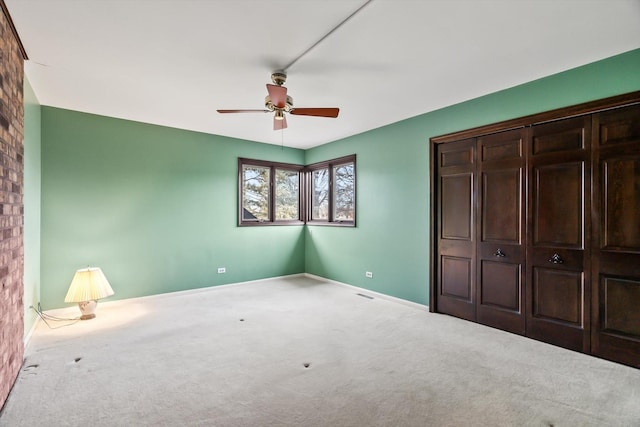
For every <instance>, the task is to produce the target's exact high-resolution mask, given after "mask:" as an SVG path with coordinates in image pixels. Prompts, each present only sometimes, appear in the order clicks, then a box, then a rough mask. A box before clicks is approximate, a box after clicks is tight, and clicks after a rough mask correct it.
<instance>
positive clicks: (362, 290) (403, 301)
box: [304, 273, 429, 311]
mask: <svg viewBox="0 0 640 427" xmlns="http://www.w3.org/2000/svg"><path fill="white" fill-rule="evenodd" d="M304 276H305V277H309V278H311V279H316V280H320V281H323V282H328V283H332V284H334V285H340V286H345V287H347V288H350V289H353V290H355V291H358V293H362V294H365V295H375V296H376V297H377V298H380V299H385V300H387V301H391V302H395V303H398V304H402V305H406V306H409V307H413V308H417V309H419V310H425V311H429V306H428V305H424V304H418V303H417V302H413V301H408V300H406V299H402V298H396V297H392V296H391V295H387V294H382V293H380V292H376V291H371V290H369V289H365V288H360V287H358V286H353V285H348V284H346V283H342V282H338V281H336V280H331V279H327V278H326V277H322V276H316V275H315V274H309V273H304Z"/></svg>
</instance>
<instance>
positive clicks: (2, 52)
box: [0, 0, 24, 408]
mask: <svg viewBox="0 0 640 427" xmlns="http://www.w3.org/2000/svg"><path fill="white" fill-rule="evenodd" d="M0 5H1V6H2V8H0V9H2V10H1V11H0V408H1V407H2V405H3V404H4V402H5V400H6V398H7V395H8V394H9V391H10V390H11V387H12V386H13V383H14V381H15V379H16V376H17V375H18V372H19V371H20V367H21V366H22V358H23V353H24V346H23V341H22V340H23V334H24V332H23V329H24V323H23V316H24V311H23V305H22V294H23V290H24V289H23V279H22V278H23V255H24V253H23V250H24V246H23V239H22V234H23V229H22V223H23V209H24V208H23V205H22V189H23V173H22V170H23V155H24V145H23V125H24V122H23V116H24V107H23V100H22V83H23V52H22V50H21V45H20V42H19V40H18V39H17V37H15V35H14V32H13V29H12V24H11V20H10V18H8V16H7V14H6V8H5V7H4V2H2V1H1V0H0Z"/></svg>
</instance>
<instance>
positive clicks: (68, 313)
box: [46, 273, 305, 317]
mask: <svg viewBox="0 0 640 427" xmlns="http://www.w3.org/2000/svg"><path fill="white" fill-rule="evenodd" d="M304 274H305V273H296V274H289V275H285V276H276V277H267V278H265V279H256V280H248V281H246V282H236V283H227V284H226V285H214V286H206V287H204V288H194V289H185V290H184V291H174V292H165V293H162V294H154V295H145V296H142V297H133V298H125V299H120V300H113V301H102V300H101V301H100V305H109V304H113V303H118V302H121V301H131V302H135V301H144V300H147V299H157V298H165V297H172V296H176V295H184V294H195V293H199V292H209V291H212V290H216V289H222V288H228V287H231V286H244V285H251V284H254V283H257V282H264V281H268V280H278V279H284V278H292V277H304ZM46 313H47V314H49V315H51V316H55V317H77V316H78V315H79V310H78V305H77V304H75V303H74V304H73V306H70V307H62V308H54V309H51V310H47V311H46Z"/></svg>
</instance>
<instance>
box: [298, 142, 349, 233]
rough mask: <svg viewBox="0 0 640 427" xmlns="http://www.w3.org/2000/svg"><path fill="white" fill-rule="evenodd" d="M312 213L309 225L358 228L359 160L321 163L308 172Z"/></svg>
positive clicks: (310, 167)
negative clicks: (357, 161)
mask: <svg viewBox="0 0 640 427" xmlns="http://www.w3.org/2000/svg"><path fill="white" fill-rule="evenodd" d="M306 171H307V173H306V175H307V179H308V182H309V187H310V190H309V193H310V198H311V201H310V210H309V215H308V217H307V222H309V223H313V224H326V225H347V226H354V225H355V221H356V156H355V154H354V155H351V156H347V157H341V158H339V159H335V160H329V161H327V162H320V163H316V164H313V165H310V166H307V168H306Z"/></svg>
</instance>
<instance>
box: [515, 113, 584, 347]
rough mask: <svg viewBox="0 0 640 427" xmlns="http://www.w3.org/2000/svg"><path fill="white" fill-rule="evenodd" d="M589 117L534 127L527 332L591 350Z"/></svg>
mask: <svg viewBox="0 0 640 427" xmlns="http://www.w3.org/2000/svg"><path fill="white" fill-rule="evenodd" d="M590 133H591V122H590V117H577V118H572V119H565V120H561V121H558V122H553V123H548V124H542V125H537V126H533V127H532V129H531V143H530V149H531V151H530V153H529V155H530V159H529V206H530V210H529V218H528V222H529V234H528V235H529V239H528V247H527V253H528V255H527V283H528V285H527V290H526V296H527V328H526V335H527V336H530V337H532V338H535V339H538V340H541V341H545V342H549V343H551V344H555V345H559V346H562V347H566V348H570V349H573V350H577V351H584V352H588V351H589V350H590V327H591V324H590V308H591V305H590V298H591V295H590V290H591V286H590V282H589V280H590V273H589V270H590V262H589V252H590V246H589V243H588V242H589V240H588V239H589V235H590V230H591V227H590V197H591V188H590V152H591V151H590Z"/></svg>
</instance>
